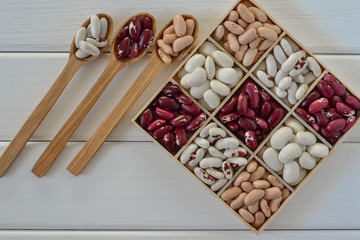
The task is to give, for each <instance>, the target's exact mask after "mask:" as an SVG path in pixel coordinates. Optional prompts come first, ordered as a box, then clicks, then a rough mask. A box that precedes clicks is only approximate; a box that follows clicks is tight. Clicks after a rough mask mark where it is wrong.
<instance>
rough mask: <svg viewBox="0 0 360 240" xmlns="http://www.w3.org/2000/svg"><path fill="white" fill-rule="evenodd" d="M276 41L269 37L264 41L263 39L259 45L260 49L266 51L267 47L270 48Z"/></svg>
mask: <svg viewBox="0 0 360 240" xmlns="http://www.w3.org/2000/svg"><path fill="white" fill-rule="evenodd" d="M273 43H274V41H271V40H269V39H265V40H264V41H262V42H261V43H260V45H259V47H258V49H259V51H265V50H266V49H268V48H269V47H271V45H273Z"/></svg>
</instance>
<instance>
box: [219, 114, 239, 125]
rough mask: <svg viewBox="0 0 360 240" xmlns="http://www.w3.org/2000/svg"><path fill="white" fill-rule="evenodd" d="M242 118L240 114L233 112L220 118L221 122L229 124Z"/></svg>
mask: <svg viewBox="0 0 360 240" xmlns="http://www.w3.org/2000/svg"><path fill="white" fill-rule="evenodd" d="M239 117H240V114H239V113H238V112H232V113H227V114H221V115H220V117H219V120H220V122H222V123H229V122H232V121H235V120H236V119H238V118H239Z"/></svg>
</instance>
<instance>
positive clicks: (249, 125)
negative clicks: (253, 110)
mask: <svg viewBox="0 0 360 240" xmlns="http://www.w3.org/2000/svg"><path fill="white" fill-rule="evenodd" d="M238 124H239V126H240V127H241V128H243V129H245V130H252V131H255V130H256V129H257V128H258V125H257V124H256V123H255V122H254V121H253V120H251V119H249V118H246V117H241V118H239V120H238Z"/></svg>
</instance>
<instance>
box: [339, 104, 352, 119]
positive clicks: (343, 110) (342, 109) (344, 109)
mask: <svg viewBox="0 0 360 240" xmlns="http://www.w3.org/2000/svg"><path fill="white" fill-rule="evenodd" d="M336 111H337V112H338V113H339V114H340V115H343V116H345V117H350V116H352V115H354V114H355V110H354V109H352V108H351V107H349V106H348V105H346V104H345V103H342V102H338V103H336Z"/></svg>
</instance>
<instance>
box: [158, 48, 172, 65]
mask: <svg viewBox="0 0 360 240" xmlns="http://www.w3.org/2000/svg"><path fill="white" fill-rule="evenodd" d="M158 54H159V57H160V58H161V60H162V61H163V62H164V63H166V64H170V63H171V61H172V59H171V57H170V55H168V54H166V53H164V51H163V50H161V49H160V48H159V49H158Z"/></svg>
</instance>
